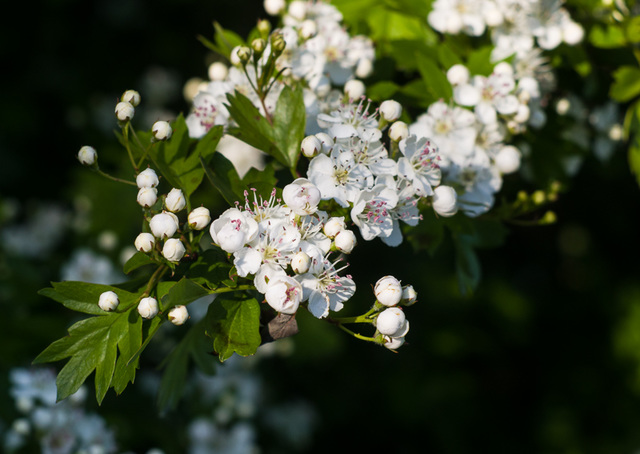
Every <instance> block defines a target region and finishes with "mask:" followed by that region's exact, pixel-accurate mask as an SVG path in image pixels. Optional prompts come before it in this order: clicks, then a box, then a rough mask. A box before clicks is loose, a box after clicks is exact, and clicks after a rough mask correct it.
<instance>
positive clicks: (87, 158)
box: [78, 145, 98, 166]
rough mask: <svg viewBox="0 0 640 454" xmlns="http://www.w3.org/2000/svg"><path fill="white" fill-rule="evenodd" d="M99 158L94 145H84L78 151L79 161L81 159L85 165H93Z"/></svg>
mask: <svg viewBox="0 0 640 454" xmlns="http://www.w3.org/2000/svg"><path fill="white" fill-rule="evenodd" d="M97 159H98V153H97V152H96V149H95V148H93V147H90V146H88V145H85V146H84V147H82V148H80V151H78V161H80V162H81V163H82V164H84V165H85V166H92V165H93V164H95V162H96V160H97Z"/></svg>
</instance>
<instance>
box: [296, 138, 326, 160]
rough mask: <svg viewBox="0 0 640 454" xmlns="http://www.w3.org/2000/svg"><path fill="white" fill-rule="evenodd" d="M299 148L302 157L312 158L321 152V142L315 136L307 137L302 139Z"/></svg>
mask: <svg viewBox="0 0 640 454" xmlns="http://www.w3.org/2000/svg"><path fill="white" fill-rule="evenodd" d="M300 148H301V150H302V155H303V156H305V157H307V158H313V157H314V156H315V155H317V154H318V153H319V152H320V151H321V150H322V142H321V141H320V139H319V138H318V137H316V136H307V137H305V138H304V139H302V144H301V145H300Z"/></svg>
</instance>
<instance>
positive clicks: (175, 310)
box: [167, 305, 189, 326]
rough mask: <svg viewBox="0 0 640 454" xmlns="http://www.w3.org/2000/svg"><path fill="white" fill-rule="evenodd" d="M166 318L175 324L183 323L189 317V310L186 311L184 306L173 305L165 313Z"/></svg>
mask: <svg viewBox="0 0 640 454" xmlns="http://www.w3.org/2000/svg"><path fill="white" fill-rule="evenodd" d="M167 318H168V319H169V321H170V322H171V323H173V324H174V325H176V326H180V325H184V323H185V322H186V321H187V319H188V318H189V311H187V307H186V306H182V305H179V306H173V307H172V308H171V309H170V310H169V313H168V314H167Z"/></svg>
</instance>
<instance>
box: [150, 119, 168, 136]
mask: <svg viewBox="0 0 640 454" xmlns="http://www.w3.org/2000/svg"><path fill="white" fill-rule="evenodd" d="M151 132H152V133H153V137H155V139H156V140H169V139H170V138H171V134H173V129H171V125H169V122H167V121H156V122H155V123H154V124H153V126H152V127H151Z"/></svg>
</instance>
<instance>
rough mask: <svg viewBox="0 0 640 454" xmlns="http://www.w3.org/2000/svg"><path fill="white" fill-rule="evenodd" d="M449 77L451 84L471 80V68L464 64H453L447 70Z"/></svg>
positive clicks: (464, 82)
mask: <svg viewBox="0 0 640 454" xmlns="http://www.w3.org/2000/svg"><path fill="white" fill-rule="evenodd" d="M447 79H448V80H449V83H450V84H451V85H462V84H466V83H467V82H468V81H469V69H467V67H466V66H464V65H459V64H458V65H453V66H452V67H451V68H449V70H448V71H447Z"/></svg>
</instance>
